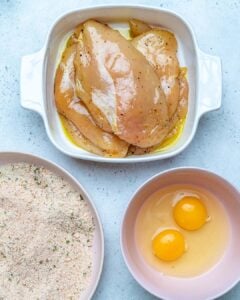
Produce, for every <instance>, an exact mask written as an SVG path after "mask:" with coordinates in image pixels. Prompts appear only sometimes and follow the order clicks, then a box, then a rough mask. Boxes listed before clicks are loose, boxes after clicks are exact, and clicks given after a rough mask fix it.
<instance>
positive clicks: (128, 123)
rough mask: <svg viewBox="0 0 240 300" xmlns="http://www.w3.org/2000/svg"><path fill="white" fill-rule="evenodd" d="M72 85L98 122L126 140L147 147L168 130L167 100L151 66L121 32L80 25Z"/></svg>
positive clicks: (158, 140) (93, 24)
mask: <svg viewBox="0 0 240 300" xmlns="http://www.w3.org/2000/svg"><path fill="white" fill-rule="evenodd" d="M75 65H76V66H77V73H76V82H78V84H80V89H82V93H81V98H82V100H83V101H84V103H85V104H86V106H87V107H88V108H89V111H90V112H91V114H92V115H94V118H95V119H97V120H98V121H97V124H99V123H101V122H102V121H101V117H99V115H98V114H94V113H92V110H91V109H90V106H92V107H95V109H96V110H98V111H100V112H101V114H102V115H104V116H105V118H106V119H107V121H108V123H109V125H110V127H111V130H112V131H113V132H114V133H115V134H116V135H117V136H119V137H120V138H121V139H123V140H125V141H126V142H128V143H130V144H133V145H137V146H139V147H142V148H145V147H150V146H153V145H156V144H159V143H160V142H161V141H162V140H163V139H164V138H165V136H166V135H167V133H168V131H169V116H168V108H167V104H166V99H165V96H164V94H163V92H162V88H161V85H160V83H159V78H158V76H157V74H156V72H155V71H154V69H153V67H152V66H151V65H150V64H149V63H148V62H147V60H146V59H145V58H144V56H143V55H142V54H141V53H140V52H139V51H137V50H136V49H135V48H134V46H133V45H132V44H131V43H130V42H129V41H127V40H126V39H125V38H124V37H122V36H121V35H120V33H119V32H117V31H115V30H113V29H111V28H109V27H108V26H106V25H103V24H101V23H98V22H96V21H91V20H90V21H87V22H85V23H84V24H83V31H82V40H81V41H79V43H78V49H77V57H76V59H75Z"/></svg>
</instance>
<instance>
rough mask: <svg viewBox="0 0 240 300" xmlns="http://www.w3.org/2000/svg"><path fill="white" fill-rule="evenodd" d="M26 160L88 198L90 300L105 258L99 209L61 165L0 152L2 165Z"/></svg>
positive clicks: (84, 297) (84, 296)
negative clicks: (91, 231) (91, 232)
mask: <svg viewBox="0 0 240 300" xmlns="http://www.w3.org/2000/svg"><path fill="white" fill-rule="evenodd" d="M19 162H25V163H29V164H35V165H37V166H41V167H44V168H46V169H48V170H50V171H52V172H53V173H55V174H57V175H58V176H60V177H62V178H63V179H65V180H66V181H68V182H69V183H70V184H71V185H72V186H73V187H74V188H75V189H76V190H77V191H79V193H81V194H82V195H83V197H84V199H85V200H86V202H87V204H88V206H89V209H90V211H91V213H92V216H93V220H94V223H95V231H94V240H93V269H92V275H91V279H90V282H89V285H88V287H87V289H86V290H85V292H84V293H83V294H82V295H81V299H82V300H89V299H91V298H92V296H93V294H94V292H95V290H96V288H97V285H98V282H99V279H100V275H101V272H102V267H103V259H104V237H103V229H102V224H101V221H100V218H99V216H98V213H97V210H96V208H95V206H94V204H93V202H92V200H91V198H90V196H89V195H88V193H87V192H86V191H85V189H84V188H83V187H82V185H81V184H80V183H79V182H78V181H77V179H75V178H74V177H73V176H72V175H71V174H69V173H68V172H67V171H66V170H64V169H63V168H61V167H60V166H58V165H56V164H54V163H52V162H50V161H48V160H45V159H43V158H40V157H38V156H35V155H32V154H27V153H21V152H0V166H2V165H5V164H9V163H19Z"/></svg>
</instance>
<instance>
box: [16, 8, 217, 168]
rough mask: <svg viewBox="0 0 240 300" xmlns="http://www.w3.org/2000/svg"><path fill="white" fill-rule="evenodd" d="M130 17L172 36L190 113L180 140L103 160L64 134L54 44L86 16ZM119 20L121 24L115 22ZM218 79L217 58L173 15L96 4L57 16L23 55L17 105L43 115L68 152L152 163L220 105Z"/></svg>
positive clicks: (175, 149) (180, 146)
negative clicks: (36, 47) (39, 44)
mask: <svg viewBox="0 0 240 300" xmlns="http://www.w3.org/2000/svg"><path fill="white" fill-rule="evenodd" d="M129 18H137V19H141V20H143V21H145V22H147V23H150V24H153V25H159V26H162V27H165V28H168V29H170V30H171V31H173V32H174V34H175V35H176V38H177V40H178V56H179V60H180V65H181V66H187V68H188V80H189V86H190V94H189V112H188V115H187V121H186V124H185V128H184V131H183V134H182V136H181V138H180V139H179V140H178V142H177V143H176V144H175V145H173V146H172V147H170V148H169V149H167V150H165V151H162V152H159V153H152V154H145V155H141V156H130V157H126V158H104V157H100V156H97V155H95V154H92V153H89V152H87V151H85V150H82V149H80V148H78V147H76V146H74V145H73V144H72V143H71V142H70V141H69V140H68V139H67V138H66V136H65V135H64V133H63V130H62V127H61V125H60V121H59V117H58V113H57V111H56V107H55V101H54V90H53V86H54V76H55V71H56V66H57V63H58V60H59V47H60V48H61V45H63V41H64V40H66V37H67V36H68V35H69V32H71V31H72V30H73V28H74V27H75V26H76V25H77V24H79V23H81V22H83V21H85V20H87V19H97V20H99V21H103V22H111V23H114V22H117V24H118V26H124V20H127V19H129ZM119 20H122V21H123V22H122V23H119ZM125 26H126V21H125ZM221 80H222V77H221V63H220V59H219V58H218V57H216V56H211V55H208V54H205V53H203V52H202V51H201V50H200V49H199V48H198V46H197V43H196V39H195V36H194V33H193V31H192V29H191V27H190V25H189V24H188V23H187V22H186V21H185V20H184V19H183V18H182V17H180V16H179V15H177V14H176V13H174V12H171V11H168V10H164V9H160V8H156V7H150V6H140V5H106V6H95V7H90V8H83V9H79V10H75V11H72V12H69V13H67V14H65V15H64V16H62V17H60V18H59V19H58V20H57V21H56V23H55V24H54V25H53V27H52V29H51V30H50V32H49V34H48V38H47V41H46V44H45V46H44V47H43V49H41V50H40V51H39V52H37V53H34V54H32V55H28V56H24V57H23V58H22V65H21V86H20V87H21V105H22V106H23V107H25V108H27V109H31V110H34V111H36V112H38V113H39V114H40V115H41V116H42V118H43V121H44V124H45V127H46V131H47V134H48V136H49V138H50V140H51V142H52V143H53V144H54V145H55V146H56V147H57V148H58V149H59V150H60V151H62V152H63V153H65V154H67V155H70V156H72V157H76V158H81V159H85V160H93V161H101V162H117V163H118V162H124V163H128V162H138V161H151V160H157V159H164V158H168V157H171V156H174V155H176V154H178V153H180V152H181V151H183V150H184V149H185V148H186V147H187V146H188V145H189V143H190V142H191V140H192V139H193V136H194V134H195V132H196V129H197V125H198V121H199V119H200V117H201V116H202V115H203V114H205V113H207V112H209V111H212V110H216V109H218V108H220V106H221V93H222V82H221Z"/></svg>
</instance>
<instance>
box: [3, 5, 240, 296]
mask: <svg viewBox="0 0 240 300" xmlns="http://www.w3.org/2000/svg"><path fill="white" fill-rule="evenodd" d="M100 3H103V2H102V1H97V0H95V1H83V0H82V1H81V0H79V1H77V0H67V1H59V0H41V1H37V0H35V1H34V0H0V151H8V150H16V151H26V152H32V153H34V154H37V155H40V156H42V157H45V158H48V159H51V160H52V161H54V162H56V163H58V164H60V165H61V166H63V167H65V168H66V169H67V170H68V171H70V172H71V173H72V174H73V175H74V176H76V177H77V178H78V179H79V181H80V182H81V183H82V184H83V185H84V186H85V187H86V189H87V190H88V191H89V192H90V194H91V195H92V197H93V200H94V202H95V204H96V206H97V208H98V210H99V213H100V216H101V219H102V222H103V226H104V231H105V243H106V248H105V251H106V252H105V263H104V270H103V274H102V278H101V282H100V285H99V287H98V289H97V292H96V294H95V296H94V299H96V300H97V299H101V300H112V299H129V300H147V299H154V297H152V296H151V295H150V294H149V293H147V292H146V291H144V290H143V289H142V288H141V287H140V286H139V285H138V284H137V283H136V282H135V281H134V279H133V278H132V276H131V275H130V274H129V272H128V270H127V268H126V266H125V264H124V262H123V259H122V256H121V251H120V246H119V230H120V224H121V219H122V215H123V212H124V209H125V207H126V205H127V203H128V200H129V198H130V196H131V195H132V193H133V192H134V191H135V190H136V188H137V187H138V186H139V185H140V184H141V183H143V182H144V181H145V180H146V179H147V178H149V177H150V176H152V175H154V174H156V173H158V172H160V171H162V170H166V169H168V168H172V167H178V166H199V167H203V168H207V169H209V170H212V171H215V172H217V173H218V174H220V175H222V176H224V177H226V178H227V179H228V180H230V181H231V182H232V183H233V184H235V185H236V186H237V187H239V188H240V145H239V143H240V85H239V75H240V56H239V54H240V50H239V49H240V34H239V29H240V1H232V0H231V1H227V0H225V1H220V0H219V1H212V0H208V1H207V0H195V1H190V0H181V1H177V0H175V1H171V0H167V1H157V0H152V1H131V0H128V1H127V3H133V4H134V3H142V4H152V5H154V4H155V5H156V6H161V7H164V8H169V9H172V10H175V11H176V12H178V13H180V14H182V15H183V16H184V17H185V18H186V20H187V21H189V22H190V24H192V27H193V29H194V31H195V33H196V36H197V40H198V43H199V46H200V48H201V49H202V50H204V51H205V52H207V53H209V54H214V55H219V56H220V57H221V58H222V63H223V105H222V108H221V110H219V111H217V112H213V113H209V114H208V115H206V116H204V117H203V118H202V119H201V121H200V124H199V128H198V131H197V134H196V137H195V139H194V141H193V142H192V144H191V145H190V146H189V147H188V148H187V150H185V151H184V152H183V153H182V154H180V155H178V156H177V157H175V158H173V159H168V160H165V161H159V162H152V163H147V164H138V165H111V164H97V163H91V162H84V161H80V160H79V161H77V160H74V159H71V158H69V157H66V156H65V155H63V154H61V153H60V152H59V151H58V150H57V149H55V148H54V147H53V146H52V144H51V143H50V141H49V140H48V137H47V135H46V132H45V129H44V126H43V122H42V120H41V118H40V117H39V116H38V115H37V114H35V113H33V112H31V111H26V110H23V109H22V108H21V107H20V104H19V68H20V58H21V56H23V55H25V54H30V53H32V52H35V51H37V50H39V49H40V48H41V47H42V46H43V43H44V41H45V38H46V34H47V31H48V29H49V27H50V26H51V25H52V24H53V22H54V20H55V19H56V18H57V17H58V16H59V15H60V14H62V13H65V12H66V11H69V10H71V9H74V8H79V7H81V6H88V5H94V4H100ZM106 3H114V1H107V0H105V1H104V4H106ZM116 3H117V1H116ZM239 255H240V254H239ZM216 284H217V282H216ZM203 288H204V287H203ZM221 299H236V300H237V299H240V285H238V286H237V287H235V288H234V289H233V290H232V291H231V292H230V293H228V294H227V295H225V296H224V297H222V298H221ZM179 300H184V299H179Z"/></svg>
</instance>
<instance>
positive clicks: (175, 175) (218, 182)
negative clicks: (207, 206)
mask: <svg viewBox="0 0 240 300" xmlns="http://www.w3.org/2000/svg"><path fill="white" fill-rule="evenodd" d="M172 184H192V185H196V186H199V187H202V188H204V189H206V190H208V191H209V192H211V193H212V194H214V195H215V196H216V197H217V198H218V199H219V201H221V203H222V205H223V207H224V208H225V210H226V213H227V215H228V219H229V224H230V239H229V244H228V245H227V247H226V250H225V253H224V255H223V257H222V258H221V259H220V260H219V261H218V263H217V264H216V265H215V266H214V267H213V268H211V269H210V270H209V271H207V272H205V273H203V274H201V275H199V276H195V277H190V278H181V277H171V276H166V275H163V274H161V273H160V272H158V271H156V270H154V269H153V268H152V267H151V266H149V265H148V264H147V263H146V262H145V261H144V259H143V258H142V256H141V254H140V253H139V252H138V250H137V246H136V243H135V238H134V228H135V221H136V218H137V214H138V212H139V209H140V208H141V206H142V204H143V203H144V201H145V200H146V199H147V198H148V197H149V196H150V195H151V194H152V193H154V192H155V191H157V190H159V189H161V188H163V187H166V186H168V185H172ZM239 228H240V193H239V191H238V190H237V189H236V188H235V187H233V186H232V185H231V184H230V183H229V182H227V181H226V180H225V179H223V178H221V177H220V176H218V175H216V174H214V173H211V172H209V171H206V170H202V169H197V168H177V169H172V170H169V171H166V172H163V173H160V174H157V175H156V176H154V177H152V178H151V179H149V180H148V181H147V182H145V183H144V184H143V185H142V186H141V187H140V188H139V189H138V190H137V191H136V193H135V194H134V196H133V197H132V199H131V201H130V203H129V205H128V207H127V210H126V212H125V215H124V219H123V223H122V231H121V247H122V253H123V257H124V259H125V262H126V264H127V266H128V269H129V271H130V272H131V273H132V275H133V277H134V278H135V279H136V281H137V282H138V283H139V284H140V285H141V286H143V287H144V288H145V289H146V290H147V291H149V292H150V293H152V294H153V295H155V296H157V297H159V298H162V299H171V300H179V299H181V300H182V299H184V300H192V299H194V300H203V299H204V300H206V299H214V298H216V297H219V296H221V295H222V294H224V293H226V292H227V291H228V290H230V289H231V288H232V287H233V286H234V285H235V284H237V283H238V281H239V280H240V238H239Z"/></svg>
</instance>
